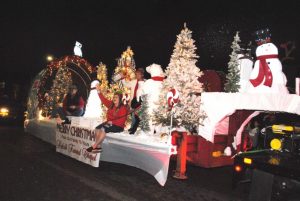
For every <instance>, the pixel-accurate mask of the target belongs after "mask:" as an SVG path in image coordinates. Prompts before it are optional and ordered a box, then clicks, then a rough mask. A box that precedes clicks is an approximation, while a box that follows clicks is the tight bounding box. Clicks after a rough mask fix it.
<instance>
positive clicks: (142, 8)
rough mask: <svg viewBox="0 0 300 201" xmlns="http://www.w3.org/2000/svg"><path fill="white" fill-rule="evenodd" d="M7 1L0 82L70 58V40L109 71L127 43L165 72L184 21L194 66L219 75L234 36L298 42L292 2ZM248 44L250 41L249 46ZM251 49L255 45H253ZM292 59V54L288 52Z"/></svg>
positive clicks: (140, 60)
mask: <svg viewBox="0 0 300 201" xmlns="http://www.w3.org/2000/svg"><path fill="white" fill-rule="evenodd" d="M216 2H217V1H214V0H210V1H200V0H198V1H190V0H181V1H180V0H149V1H142V0H139V1H138V0H133V1H130V0H128V1H116V0H109V1H100V0H99V1H95V3H91V2H90V1H84V0H82V1H57V2H55V1H39V2H38V3H37V2H32V3H31V2H30V1H14V2H12V3H10V5H1V8H2V9H1V10H2V11H1V14H0V22H1V31H0V36H1V37H0V38H1V39H0V40H1V43H0V44H1V45H0V58H1V77H0V79H5V78H6V79H7V78H9V79H20V80H22V79H23V80H30V79H31V78H32V77H33V76H34V75H35V74H36V73H37V72H39V71H40V70H41V69H43V68H45V67H46V64H47V62H46V55H47V54H52V55H54V56H55V57H63V56H66V55H73V48H74V44H75V41H80V42H81V43H82V44H83V48H82V51H83V57H84V58H85V59H86V60H87V61H88V62H90V63H91V64H92V65H94V66H96V65H97V64H98V63H99V61H102V62H103V63H105V64H106V65H107V66H108V68H109V69H111V70H113V69H114V68H115V66H116V58H117V57H119V56H120V55H121V53H122V52H123V51H124V50H126V47H127V46H128V45H129V46H131V47H132V49H133V51H134V53H135V56H134V58H135V61H136V64H137V67H146V66H148V65H150V64H152V63H158V64H161V65H162V66H163V68H165V67H166V66H167V65H168V63H169V60H170V56H171V54H172V51H173V46H174V44H175V42H176V35H177V34H179V33H180V30H181V29H182V28H183V24H184V22H187V26H188V28H189V29H191V30H192V31H193V39H194V40H195V41H196V46H197V48H198V49H197V54H198V55H199V56H200V58H199V61H198V63H197V65H198V66H199V67H200V69H203V70H204V69H215V70H223V71H226V68H227V62H228V61H229V54H230V52H231V49H230V45H231V42H232V40H233V36H234V34H235V32H236V31H240V36H241V40H242V42H243V43H248V42H249V41H253V42H254V36H253V35H252V33H253V32H254V31H256V30H258V29H262V28H266V27H268V28H270V30H271V33H272V40H273V42H274V43H275V44H276V45H277V47H279V44H280V43H282V42H285V41H296V42H297V46H299V45H298V44H299V38H300V33H299V32H300V6H299V3H297V1H287V0H286V1H280V3H276V2H274V1H271V0H269V1H264V0H261V1H250V0H249V1H220V2H221V3H216ZM254 45H255V44H254ZM254 48H255V46H254ZM293 56H295V57H297V58H299V51H298V50H297V51H296V53H294V55H293Z"/></svg>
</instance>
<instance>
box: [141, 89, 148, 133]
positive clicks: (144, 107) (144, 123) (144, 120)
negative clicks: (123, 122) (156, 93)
mask: <svg viewBox="0 0 300 201" xmlns="http://www.w3.org/2000/svg"><path fill="white" fill-rule="evenodd" d="M141 99H142V100H143V102H142V104H141V108H140V109H139V111H138V116H139V118H140V120H141V121H140V124H139V127H140V128H141V130H142V131H144V132H147V131H150V126H149V121H150V117H149V114H148V97H147V95H143V96H142V97H141Z"/></svg>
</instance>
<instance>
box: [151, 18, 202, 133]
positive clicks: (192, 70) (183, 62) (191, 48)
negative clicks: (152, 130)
mask: <svg viewBox="0 0 300 201" xmlns="http://www.w3.org/2000/svg"><path fill="white" fill-rule="evenodd" d="M194 43H195V41H194V40H193V39H192V31H191V30H189V29H188V28H187V27H186V24H185V25H184V29H183V30H182V31H181V33H180V34H179V35H177V41H176V43H175V46H174V47H175V49H174V51H173V54H172V56H171V59H170V63H169V65H168V67H167V69H166V76H167V78H166V79H165V80H164V82H163V87H162V91H161V93H160V102H159V108H158V110H157V111H156V114H155V117H154V121H155V123H157V124H159V123H162V124H163V125H169V124H170V115H171V112H170V111H169V110H168V104H167V98H166V96H167V93H168V91H169V90H170V89H172V88H175V89H177V91H178V92H179V94H180V96H179V99H180V102H179V103H178V104H177V105H176V106H174V107H173V109H172V112H173V125H174V126H181V127H184V128H185V129H187V130H189V131H192V130H193V129H194V127H195V126H197V125H198V124H199V120H200V118H202V117H203V115H202V114H201V113H200V111H199V108H200V96H197V94H199V93H201V92H202V90H203V89H202V84H201V83H200V82H199V81H198V78H199V77H200V76H201V75H202V72H201V71H200V69H199V68H198V67H197V66H196V62H197V58H198V56H197V55H196V53H195V51H196V49H197V48H196V46H195V45H194Z"/></svg>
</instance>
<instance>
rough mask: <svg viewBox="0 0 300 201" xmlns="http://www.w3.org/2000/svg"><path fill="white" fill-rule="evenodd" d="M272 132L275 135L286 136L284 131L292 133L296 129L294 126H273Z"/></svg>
mask: <svg viewBox="0 0 300 201" xmlns="http://www.w3.org/2000/svg"><path fill="white" fill-rule="evenodd" d="M272 131H273V132H274V133H278V134H285V133H284V132H283V131H289V132H292V131H294V128H293V126H285V125H273V126H272Z"/></svg>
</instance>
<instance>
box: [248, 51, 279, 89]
mask: <svg viewBox="0 0 300 201" xmlns="http://www.w3.org/2000/svg"><path fill="white" fill-rule="evenodd" d="M273 58H278V55H277V54H271V55H264V56H259V57H257V59H258V60H259V72H258V75H257V77H256V78H255V79H251V80H250V82H251V84H252V85H253V86H254V87H257V86H258V85H260V84H261V83H262V82H263V80H264V78H265V81H264V85H265V86H268V87H271V86H272V82H273V76H272V72H271V70H270V68H269V66H268V64H267V61H266V59H273Z"/></svg>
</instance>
